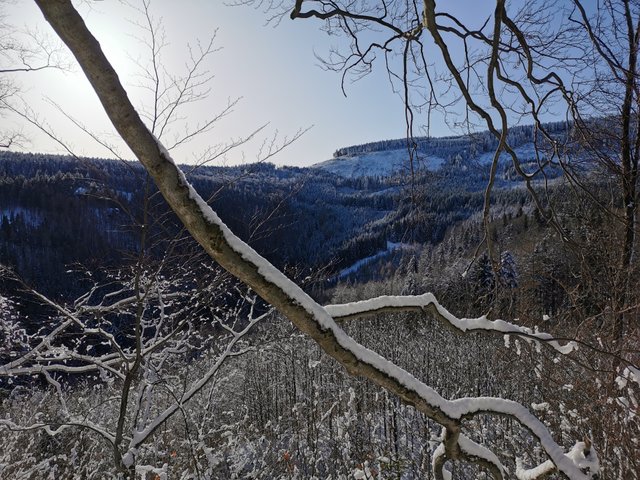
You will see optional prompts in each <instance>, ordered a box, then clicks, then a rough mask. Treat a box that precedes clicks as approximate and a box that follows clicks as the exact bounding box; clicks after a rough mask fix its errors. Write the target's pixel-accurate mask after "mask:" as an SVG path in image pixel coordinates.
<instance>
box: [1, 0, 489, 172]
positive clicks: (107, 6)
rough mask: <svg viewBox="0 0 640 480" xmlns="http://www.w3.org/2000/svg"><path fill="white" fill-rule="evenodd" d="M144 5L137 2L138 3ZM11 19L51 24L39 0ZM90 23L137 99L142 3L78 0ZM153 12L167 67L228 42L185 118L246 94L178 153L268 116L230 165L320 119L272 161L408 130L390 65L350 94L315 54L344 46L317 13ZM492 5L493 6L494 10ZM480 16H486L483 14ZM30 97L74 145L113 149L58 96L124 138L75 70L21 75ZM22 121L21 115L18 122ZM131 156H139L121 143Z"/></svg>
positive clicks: (188, 4) (37, 138)
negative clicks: (207, 87)
mask: <svg viewBox="0 0 640 480" xmlns="http://www.w3.org/2000/svg"><path fill="white" fill-rule="evenodd" d="M132 3H134V4H136V2H132ZM456 4H457V5H456V6H458V7H459V8H460V9H461V11H462V12H463V14H464V15H469V16H472V15H477V13H478V12H477V7H474V6H472V7H469V5H475V4H476V2H471V3H470V2H456ZM6 9H7V11H8V12H7V13H8V15H9V16H8V18H7V21H8V22H10V23H12V24H13V25H16V26H17V27H19V28H22V29H28V30H31V31H34V30H37V31H39V32H47V31H49V28H48V25H47V24H46V23H45V22H44V20H43V19H42V16H41V14H40V12H39V11H38V10H37V8H36V7H35V5H34V4H33V3H32V2H29V1H22V2H18V3H16V4H15V5H8V6H7V8H6ZM80 9H81V13H83V16H84V17H85V19H86V21H87V24H88V25H89V27H90V28H91V29H92V31H93V32H94V34H95V35H96V37H97V38H98V40H99V41H100V42H101V44H102V46H103V48H104V50H105V52H106V53H107V56H108V57H109V58H110V60H111V61H112V63H113V64H114V66H115V67H116V69H117V70H118V72H119V74H120V76H121V79H122V80H123V83H124V84H125V87H127V90H128V92H129V95H130V96H131V98H132V99H133V100H134V101H136V102H138V103H143V102H144V100H143V99H142V97H141V96H140V92H141V90H140V89H139V88H136V87H135V85H136V84H138V83H139V82H140V79H139V77H137V76H136V73H137V67H136V66H135V60H138V61H139V62H141V63H144V62H145V61H146V57H145V54H144V49H143V47H142V45H141V43H140V42H139V41H138V40H137V39H136V38H135V36H136V35H137V36H139V35H141V31H140V30H139V28H138V27H136V26H135V25H134V23H133V22H135V21H139V22H142V21H143V17H142V16H140V15H138V14H137V13H136V12H135V11H134V9H132V8H131V7H129V6H126V5H123V4H122V3H121V2H115V1H104V2H102V1H101V2H89V6H87V2H85V3H84V4H82V5H80ZM151 10H152V14H153V15H154V16H155V17H156V18H162V21H163V26H164V28H165V30H166V34H167V40H168V43H169V45H168V46H167V48H166V50H165V51H166V53H167V56H166V57H165V65H164V66H165V67H166V69H167V70H168V71H170V72H177V73H180V72H181V71H182V68H183V66H184V55H185V54H186V53H185V52H186V51H187V50H186V45H187V44H188V43H191V44H194V43H195V42H196V40H197V39H200V40H201V41H205V40H206V39H208V38H209V37H210V36H211V35H212V34H213V33H214V32H215V31H217V34H216V42H215V45H216V46H217V47H220V51H218V52H217V53H216V54H215V55H214V56H213V57H212V58H211V61H210V62H209V64H208V69H209V71H211V73H213V74H214V75H215V78H214V79H213V81H212V83H211V87H212V92H211V95H210V97H209V98H208V99H207V101H206V102H202V103H200V104H199V105H198V106H197V107H194V108H192V109H190V110H189V111H187V112H185V115H184V120H185V121H188V122H189V123H191V124H192V125H193V124H195V123H197V122H198V121H203V120H204V119H206V118H208V116H210V115H211V114H212V113H215V112H217V111H219V110H220V109H222V108H223V107H224V105H225V104H226V103H227V102H228V100H229V99H235V98H239V97H241V100H240V102H239V103H238V105H237V106H236V107H235V108H234V112H233V114H232V115H230V116H227V117H225V118H224V119H223V120H221V121H220V122H219V123H218V124H217V126H216V128H215V129H214V130H212V131H211V132H209V133H208V134H206V135H205V136H202V137H200V138H199V139H198V140H197V141H194V142H191V143H190V144H188V145H186V146H184V147H181V148H179V149H177V150H176V151H175V152H174V156H175V157H176V160H177V161H179V162H181V163H182V162H184V163H190V162H192V161H194V159H195V158H198V157H199V156H200V154H201V152H203V151H204V150H205V149H206V148H207V147H208V146H213V145H216V144H219V143H225V142H229V141H230V140H231V139H237V138H240V137H242V136H244V135H246V134H248V133H249V132H251V131H253V130H254V129H255V128H257V127H259V126H261V125H264V124H266V123H268V124H269V125H268V126H267V127H266V129H265V130H263V131H262V132H261V133H260V134H259V135H258V136H257V137H256V138H255V139H254V140H253V141H252V142H250V143H249V144H247V145H245V146H243V147H242V149H238V150H234V151H232V152H230V154H229V155H227V157H226V158H225V159H224V160H219V161H218V163H220V162H221V161H222V162H224V163H226V164H237V163H243V162H252V161H255V160H256V158H257V151H258V150H259V147H260V145H261V144H262V142H263V141H264V140H265V139H266V140H268V139H270V138H271V137H272V136H273V135H275V134H276V132H278V138H279V139H281V140H282V139H283V138H284V137H286V136H289V137H290V136H291V135H294V134H295V132H296V131H298V130H299V129H305V128H307V127H312V128H311V129H310V130H309V131H308V132H307V133H306V134H305V135H304V136H303V137H302V138H300V139H299V140H298V141H297V142H295V143H294V144H293V145H292V146H290V147H288V148H287V149H286V150H285V151H283V152H281V153H280V154H279V155H278V156H277V157H275V158H273V159H271V161H274V162H275V163H276V164H287V165H299V166H304V165H310V164H313V163H316V162H319V161H322V160H325V159H328V158H330V157H331V154H332V153H333V151H334V150H335V149H337V148H339V147H343V146H347V145H351V144H358V143H363V142H370V141H375V140H381V139H387V138H401V137H402V136H404V134H405V123H404V111H403V106H402V99H401V98H400V97H399V96H398V95H396V94H394V93H393V92H392V89H391V88H390V85H389V81H388V78H387V75H386V72H385V71H384V69H383V68H378V69H376V70H375V71H374V72H373V73H372V74H371V75H370V76H368V77H366V78H364V79H362V80H360V81H358V82H357V83H355V84H351V83H350V82H348V83H347V89H346V90H347V97H346V98H345V97H344V95H343V94H342V91H341V89H340V75H339V74H338V73H335V72H327V71H324V70H322V69H321V68H320V67H319V61H318V60H317V58H316V56H315V54H314V53H315V52H317V53H319V54H324V53H326V52H327V51H328V50H329V48H330V47H331V46H332V45H338V46H339V43H340V41H341V39H340V38H339V37H336V36H331V37H330V36H328V35H327V34H326V33H324V32H322V31H321V30H320V27H321V22H319V21H316V20H296V21H291V20H289V19H288V18H285V19H284V20H283V21H282V22H281V23H280V25H278V26H277V27H276V26H273V25H267V24H266V19H267V15H266V14H265V13H264V12H262V11H260V10H256V9H253V8H250V7H246V6H245V7H230V6H227V5H225V4H224V2H222V1H217V0H216V1H195V0H192V1H181V2H175V1H172V0H154V1H153V2H152V5H151ZM489 12H490V10H489ZM477 18H479V17H477ZM19 81H20V82H21V83H22V85H23V90H24V93H23V96H24V98H25V101H26V102H27V104H28V105H29V106H30V107H31V108H33V110H35V111H37V112H38V114H39V118H40V120H41V121H43V122H47V124H48V125H49V126H50V127H51V128H52V129H53V130H54V131H55V133H56V135H57V136H59V137H60V138H62V139H64V141H65V142H66V143H67V144H69V145H70V146H72V148H73V150H74V152H77V153H78V154H82V155H89V156H109V153H108V152H107V151H106V150H105V149H104V148H103V147H101V146H99V145H98V144H97V143H95V142H94V141H92V140H91V139H90V138H89V137H88V136H87V135H86V134H84V133H83V132H81V131H80V130H79V129H78V128H77V127H75V126H74V125H73V124H72V123H71V122H70V121H68V120H67V119H66V118H65V117H64V116H63V115H62V114H61V113H60V112H59V111H57V110H56V109H55V108H53V107H52V106H51V105H50V102H49V100H48V99H50V100H52V101H54V102H55V103H56V104H58V105H59V106H60V107H62V108H63V109H64V111H65V112H66V113H68V114H69V115H71V116H73V117H74V118H76V119H78V120H80V121H81V122H82V123H83V124H84V125H86V126H87V127H88V128H90V129H91V130H92V131H95V132H98V133H100V134H101V135H102V136H103V138H106V139H108V140H109V141H113V142H116V140H115V138H116V137H115V136H113V133H110V132H111V129H110V126H109V124H108V121H107V119H106V117H105V115H104V113H103V112H102V109H101V107H100V105H99V103H98V102H97V100H96V99H95V95H94V94H93V92H92V91H91V89H90V87H89V85H88V83H87V81H86V80H85V79H84V77H83V76H82V75H81V72H79V71H78V70H77V69H75V70H73V71H71V72H59V71H49V72H44V73H29V74H24V75H21V76H20V77H19ZM16 122H17V120H16ZM21 128H23V129H24V132H25V134H26V136H27V137H28V138H29V139H30V142H29V143H28V144H27V145H25V147H24V148H25V149H26V150H31V151H48V152H62V148H61V147H60V146H59V145H58V144H56V143H55V142H53V141H51V140H50V139H49V138H47V137H46V136H45V135H43V134H41V133H40V132H38V131H36V130H34V129H33V128H30V127H28V126H22V127H21ZM450 133H451V131H450V130H449V129H448V128H447V127H446V125H445V124H444V122H441V121H438V120H437V119H435V121H434V122H433V123H432V129H431V134H432V135H435V136H439V135H446V134H450ZM121 151H122V154H123V155H124V156H126V157H130V156H131V155H130V154H129V153H127V152H126V150H125V149H122V150H121Z"/></svg>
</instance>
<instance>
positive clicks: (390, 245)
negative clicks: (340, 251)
mask: <svg viewBox="0 0 640 480" xmlns="http://www.w3.org/2000/svg"><path fill="white" fill-rule="evenodd" d="M408 248H412V247H411V245H409V244H406V243H395V242H389V241H387V248H386V249H385V250H381V251H379V252H378V253H375V254H374V255H371V256H369V257H365V258H361V259H360V260H358V261H357V262H355V263H354V264H353V265H350V266H349V267H347V268H343V269H342V270H340V272H339V273H338V275H336V276H335V278H334V279H335V280H341V279H343V278H345V277H348V276H349V275H351V274H352V273H355V272H357V271H358V270H360V269H361V268H362V267H364V266H365V265H367V264H369V263H371V262H373V261H375V260H378V259H380V258H383V257H386V256H387V255H389V254H390V253H392V252H395V251H397V250H403V249H408Z"/></svg>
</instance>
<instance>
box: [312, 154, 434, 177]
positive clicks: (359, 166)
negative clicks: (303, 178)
mask: <svg viewBox="0 0 640 480" xmlns="http://www.w3.org/2000/svg"><path fill="white" fill-rule="evenodd" d="M443 162H444V159H443V158H440V157H434V156H426V157H425V156H423V155H419V158H418V160H417V161H416V162H415V165H414V166H415V168H420V169H427V170H437V169H439V168H440V167H441V166H442V164H443ZM313 168H320V169H322V170H326V171H329V172H332V173H335V174H336V175H340V176H342V177H347V178H357V177H364V176H387V175H391V174H394V173H399V172H402V171H409V169H410V168H411V167H410V164H409V154H408V153H407V150H406V149H400V150H386V151H382V152H371V153H363V154H361V155H353V156H348V157H337V158H332V159H331V160H326V161H324V162H320V163H316V164H315V165H313Z"/></svg>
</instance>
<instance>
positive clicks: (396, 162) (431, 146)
mask: <svg viewBox="0 0 640 480" xmlns="http://www.w3.org/2000/svg"><path fill="white" fill-rule="evenodd" d="M544 128H545V131H546V132H547V133H548V134H549V135H551V136H552V137H554V138H556V139H557V140H559V141H561V142H564V141H565V140H566V139H567V137H568V135H569V133H570V130H569V128H568V124H567V123H566V122H555V123H547V124H545V125H544ZM537 135H538V137H536V129H535V128H534V126H533V125H524V126H518V127H513V128H512V129H510V130H509V132H508V134H507V138H508V141H509V145H510V146H511V147H513V148H514V149H515V150H516V152H517V153H518V156H519V159H520V160H521V161H522V162H523V163H525V164H526V163H528V162H530V163H534V160H535V161H536V162H537V159H536V151H535V148H534V143H535V144H537V146H538V147H541V148H539V153H540V151H544V142H543V141H542V140H541V138H540V133H539V132H538V133H537ZM410 146H411V148H412V149H415V150H414V155H413V157H414V158H413V166H412V167H413V169H414V170H416V169H417V170H430V171H437V170H439V169H441V168H446V167H449V168H451V167H454V168H455V167H457V168H462V169H464V168H465V167H469V166H471V165H477V164H480V165H487V164H489V163H490V162H491V160H492V158H493V153H494V152H495V151H496V148H497V146H498V140H497V139H496V137H495V136H494V135H493V134H491V133H490V132H488V131H484V132H479V133H473V134H469V135H460V136H450V137H439V138H435V137H415V138H413V139H411V141H408V140H407V139H406V138H400V139H394V140H381V141H377V142H371V143H365V144H361V145H352V146H349V147H344V148H339V149H338V150H336V151H335V152H334V154H333V158H332V159H330V160H327V161H324V162H320V163H318V164H316V165H314V167H316V168H318V169H321V170H324V171H329V172H332V173H335V174H337V175H341V176H344V177H359V176H368V175H389V174H394V173H400V172H405V173H408V172H409V171H410V170H411V168H410V165H409V163H410V162H409V153H408V151H409V148H410ZM501 161H502V162H503V163H505V164H506V163H509V162H510V159H509V158H508V156H507V155H506V154H504V153H503V154H502V157H501Z"/></svg>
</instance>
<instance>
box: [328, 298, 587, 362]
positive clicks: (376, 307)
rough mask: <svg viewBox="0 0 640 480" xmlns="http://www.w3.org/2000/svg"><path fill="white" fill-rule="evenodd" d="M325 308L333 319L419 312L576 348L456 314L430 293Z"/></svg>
mask: <svg viewBox="0 0 640 480" xmlns="http://www.w3.org/2000/svg"><path fill="white" fill-rule="evenodd" d="M325 309H326V310H327V312H328V313H329V315H331V316H332V317H333V318H334V319H335V320H336V321H347V320H352V319H356V318H360V317H366V316H372V315H379V314H382V313H386V312H412V311H413V312H423V313H428V314H430V315H432V316H433V317H435V318H437V319H438V320H440V321H441V322H442V323H443V324H444V325H446V326H447V327H450V328H453V329H454V330H457V331H458V332H462V333H464V332H473V331H484V332H490V333H499V334H504V335H514V336H517V337H521V338H524V339H527V340H531V341H535V342H539V343H544V344H547V345H549V346H550V347H552V348H553V349H554V350H556V351H557V352H559V353H561V354H563V355H568V354H569V353H571V352H573V351H575V350H577V348H578V346H577V344H576V343H575V342H573V341H571V342H567V343H565V344H561V343H560V342H559V341H557V340H556V339H555V338H554V337H553V335H550V334H548V333H542V332H534V331H533V330H531V329H530V328H527V327H523V326H520V325H516V324H514V323H509V322H506V321H504V320H489V319H487V317H485V316H482V317H478V318H458V317H456V316H455V315H453V314H452V313H451V312H449V311H448V310H447V309H446V308H445V307H443V306H442V305H440V303H439V302H438V300H437V299H436V297H435V296H434V295H433V294H432V293H425V294H422V295H406V296H381V297H377V298H372V299H369V300H363V301H360V302H353V303H346V304H341V305H327V306H326V307H325Z"/></svg>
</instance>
